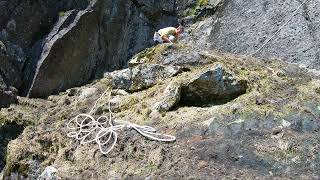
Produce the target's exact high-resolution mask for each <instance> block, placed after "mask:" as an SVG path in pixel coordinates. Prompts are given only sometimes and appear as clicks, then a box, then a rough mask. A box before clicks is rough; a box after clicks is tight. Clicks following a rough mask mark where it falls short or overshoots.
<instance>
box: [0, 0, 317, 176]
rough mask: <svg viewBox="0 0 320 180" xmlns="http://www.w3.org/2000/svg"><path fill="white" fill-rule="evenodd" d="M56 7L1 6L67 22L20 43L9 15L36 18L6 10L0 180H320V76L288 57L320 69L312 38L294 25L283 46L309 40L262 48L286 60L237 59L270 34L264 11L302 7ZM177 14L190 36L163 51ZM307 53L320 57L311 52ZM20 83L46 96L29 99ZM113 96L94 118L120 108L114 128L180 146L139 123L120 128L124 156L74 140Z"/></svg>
mask: <svg viewBox="0 0 320 180" xmlns="http://www.w3.org/2000/svg"><path fill="white" fill-rule="evenodd" d="M26 2H28V1H26ZM45 2H46V1H43V2H42V3H44V4H43V6H40V7H41V8H44V9H42V10H43V11H42V10H41V8H40V7H38V5H37V3H40V1H38V2H34V3H31V1H30V3H25V4H24V3H22V2H20V1H17V2H15V1H10V2H8V1H0V7H1V8H2V7H12V8H18V7H21V6H22V5H25V6H27V7H29V6H34V7H37V8H35V9H37V11H39V12H41V13H44V14H42V15H41V17H42V16H44V17H48V16H50V13H49V12H53V14H56V13H57V14H58V15H59V16H54V15H53V16H52V18H53V17H56V18H55V19H53V20H52V22H50V23H49V24H50V25H48V24H46V27H50V28H49V29H48V31H45V33H44V34H42V35H41V36H40V38H36V40H35V41H31V40H28V38H27V37H24V36H21V38H26V39H25V40H20V39H19V38H20V36H19V38H17V39H10V38H12V37H13V35H11V34H10V33H9V29H10V28H11V29H14V28H13V27H14V26H13V25H12V24H14V23H12V22H13V21H11V23H9V21H10V20H9V19H11V17H12V15H11V16H9V15H8V14H15V13H18V12H20V13H22V12H25V11H17V12H16V11H12V12H9V11H7V10H5V11H2V12H0V13H2V14H3V16H1V17H6V18H3V19H1V18H0V19H1V20H0V24H2V25H3V28H4V29H5V30H4V31H3V32H5V33H7V35H6V36H5V39H3V40H1V42H2V44H3V45H2V44H0V45H2V46H0V47H2V49H1V52H3V54H0V55H2V56H0V57H3V58H2V59H0V60H1V61H0V62H1V63H6V65H5V66H2V65H1V66H0V70H1V71H0V72H1V73H0V75H1V77H2V78H0V85H1V86H0V87H1V88H0V98H1V102H4V101H3V99H5V98H7V100H6V99H5V100H6V102H10V101H11V102H15V103H14V104H11V105H10V107H8V108H2V109H1V110H0V135H3V136H1V137H2V138H0V145H1V148H0V163H2V166H0V168H3V169H2V172H1V173H0V178H1V177H3V178H4V179H17V178H22V179H24V178H29V179H37V178H40V179H41V178H43V179H46V178H47V179H197V178H198V179H214V178H217V179H222V178H240V179H257V178H258V179H264V178H265V179H271V178H278V179H282V178H283V179H286V178H298V179H318V178H319V176H320V174H319V172H320V169H319V167H320V158H319V157H320V156H319V151H318V149H319V147H320V136H319V130H320V120H319V119H320V104H319V102H320V72H319V71H317V70H311V69H310V68H306V67H301V66H299V65H296V64H290V63H288V62H286V61H289V62H292V59H290V58H291V56H289V55H288V54H289V53H290V54H293V55H294V57H295V58H297V59H301V61H300V60H299V63H300V64H302V65H307V66H309V65H310V66H309V67H312V68H317V66H316V64H315V63H314V58H307V57H313V56H311V55H310V54H308V53H310V52H311V51H317V49H316V48H314V47H315V46H314V44H312V43H311V40H310V39H309V38H308V37H309V35H308V33H301V34H299V36H295V35H294V33H293V32H296V31H295V30H292V29H291V30H288V29H286V30H284V32H287V33H289V34H288V36H286V35H285V34H280V39H277V40H276V41H279V42H280V41H281V42H282V41H283V43H285V44H290V45H291V43H293V42H294V43H293V44H295V45H297V44H299V43H301V44H300V45H301V46H300V45H299V46H295V48H296V49H294V48H293V46H289V45H288V46H284V45H283V46H281V47H280V46H273V45H274V44H270V45H268V46H266V47H265V48H264V49H263V50H262V51H261V52H260V53H258V54H256V55H257V56H261V57H264V56H266V57H280V58H281V57H287V59H284V60H285V61H280V60H277V59H270V58H269V59H267V58H254V57H249V56H237V55H233V54H226V53H227V52H232V53H237V54H242V55H248V54H251V53H252V52H253V51H254V50H255V49H256V48H257V47H256V44H257V42H256V41H258V39H259V38H260V37H262V36H263V37H267V36H266V34H267V35H268V34H269V33H268V31H269V30H270V31H271V29H262V24H263V23H262V22H263V21H261V19H260V20H259V19H256V18H255V17H260V16H262V14H264V13H263V12H264V11H272V12H274V13H275V14H273V15H274V16H275V17H277V18H279V19H277V20H280V19H284V16H281V15H279V14H282V13H284V14H286V13H288V12H291V11H292V10H293V9H291V8H293V7H289V8H285V7H286V6H282V5H284V4H278V3H280V2H269V3H264V4H261V3H260V2H250V3H249V2H247V1H244V0H242V1H240V0H239V1H236V0H235V1H221V0H217V1H215V0H209V1H193V0H185V1H170V0H166V1H165V0H164V1H142V0H141V1H140V0H132V1H126V0H120V1H105V0H96V1H95V0H93V1H83V2H81V3H80V1H74V2H73V1H48V2H47V5H46V3H45ZM10 3H16V4H15V5H16V6H13V5H10V6H8V4H10ZM19 3H20V4H19ZM61 3H62V4H61ZM64 3H65V4H64ZM300 3H301V2H300ZM315 4H316V3H313V2H311V1H310V2H308V3H307V4H306V5H305V6H306V7H308V8H311V7H313V5H315ZM61 5H63V6H61ZM250 5H251V6H252V7H251V8H249V7H250ZM262 5H263V6H262ZM295 5H298V3H297V4H295ZM276 6H277V7H276ZM60 7H63V8H62V10H61V9H60ZM245 7H248V8H249V9H251V11H244V9H245ZM262 7H264V8H262ZM280 7H282V8H283V9H281V10H282V11H281V12H280V10H279V11H277V10H278V9H279V8H280ZM306 7H304V9H305V8H306ZM39 8H40V9H39ZM5 9H10V8H5ZM31 9H32V8H31ZM50 9H53V10H50ZM40 10H41V11H40ZM62 11H63V12H62ZM317 11H318V10H314V11H313V12H317ZM59 12H60V13H59ZM47 14H49V15H47ZM253 14H255V15H253ZM288 14H289V13H288ZM300 15H301V14H300V13H298V14H297V15H296V16H295V17H294V18H298V17H299V18H301V17H300ZM303 16H304V17H305V15H303ZM18 17H21V18H22V17H23V16H17V17H16V18H18ZM50 17H51V16H50ZM275 17H273V16H272V17H269V15H267V14H266V17H265V18H266V19H268V18H271V19H275ZM36 19H37V20H38V18H36ZM44 19H45V18H44ZM47 19H48V22H49V20H50V18H47ZM178 20H179V21H181V22H182V23H184V24H185V25H186V32H187V35H186V36H184V37H182V38H181V39H179V41H178V43H176V44H174V45H172V46H170V45H167V44H160V45H154V46H152V43H153V42H152V34H153V32H154V31H155V30H156V29H158V28H160V27H164V26H166V25H176V24H177V21H178ZM301 20H303V19H301ZM311 20H312V18H311ZM15 21H17V20H15ZM32 22H33V21H32ZM267 22H268V23H270V24H272V23H271V20H270V22H269V20H268V21H267ZM303 22H304V20H303ZM260 23H261V24H260ZM314 23H315V22H314ZM8 24H9V25H8ZM16 24H20V23H16ZM250 24H251V26H249V27H247V26H245V25H250ZM302 24H303V23H302ZM26 25H28V26H29V25H30V27H31V25H32V23H26ZM291 25H292V26H294V27H295V28H301V27H300V26H301V24H296V25H294V24H291ZM28 26H26V27H28ZM260 26H261V27H260ZM36 27H37V26H32V28H30V33H31V32H37V31H36V30H34V31H33V30H32V31H31V29H33V28H34V29H37V28H36ZM250 27H251V28H250ZM290 27H291V26H290ZM248 28H249V29H248ZM255 28H257V29H255ZM302 29H303V31H301V32H304V31H307V30H306V29H305V28H304V27H303V28H302ZM20 31H22V30H20ZM252 31H255V32H256V33H253V32H252ZM284 32H283V33H284ZM307 32H311V31H307ZM264 33H265V34H264ZM291 33H293V34H291ZM315 33H316V32H315ZM263 34H264V35H263ZM300 35H301V39H300V38H297V37H300ZM302 36H303V37H305V38H304V39H302ZM315 36H316V35H315ZM17 37H18V36H17ZM294 37H296V38H294ZM291 38H294V39H291ZM31 39H32V38H31ZM309 40H310V41H309ZM29 41H30V42H29ZM27 42H28V43H27ZM312 42H315V41H313V40H312ZM246 43H247V45H246ZM304 43H306V44H305V45H304ZM307 45H308V46H309V45H310V48H311V46H312V48H311V49H310V51H305V53H300V50H302V49H303V48H304V47H306V46H307ZM151 46H152V47H151ZM145 47H149V48H145ZM275 47H278V48H275ZM286 49H291V50H292V51H289V50H288V51H286ZM141 50H142V51H141ZM139 51H141V52H139ZM219 51H220V52H219ZM298 51H299V53H294V52H298ZM137 52H139V53H137ZM221 52H223V53H221ZM286 53H287V54H286ZM287 55H288V56H287ZM132 56H133V57H132ZM131 57H132V58H131ZM292 57H293V56H292ZM128 60H129V61H128ZM127 62H128V63H127ZM308 63H309V64H308ZM4 67H7V68H4ZM9 67H10V68H9ZM11 67H12V68H11ZM118 68H123V69H121V70H114V69H118ZM107 70H110V71H111V70H114V71H112V72H106V71H107ZM103 73H104V74H103ZM22 76H24V78H22ZM93 78H97V79H96V80H94V81H93V82H91V83H90V84H87V85H84V86H82V85H83V84H85V83H87V82H89V81H91V80H92V79H93ZM74 86H78V87H74ZM13 87H17V89H19V90H20V93H21V91H22V90H24V91H25V92H28V93H29V95H30V97H47V96H48V98H46V99H30V98H28V97H19V96H18V97H17V96H16V94H17V89H15V88H13ZM70 87H74V88H71V89H68V88H70ZM66 89H67V90H66ZM64 90H66V91H64ZM105 91H107V92H111V99H109V98H108V96H103V97H102V98H101V99H100V100H99V102H98V103H97V104H96V105H97V106H96V108H95V109H94V110H93V111H92V115H93V116H94V117H99V116H100V115H108V112H109V107H108V104H109V101H110V105H111V107H110V108H111V110H112V111H113V119H114V120H115V121H119V120H125V121H129V122H132V123H137V124H139V125H151V126H153V127H155V128H156V129H157V130H158V132H161V133H165V134H170V135H174V136H176V137H177V140H176V141H175V142H172V143H163V142H157V141H151V140H150V139H148V138H144V137H142V136H141V135H140V134H139V133H138V132H137V131H135V130H134V129H129V130H127V131H118V133H119V137H118V142H117V143H116V146H115V148H114V149H113V150H112V151H111V152H110V153H109V154H107V155H102V154H101V152H100V150H99V147H98V145H97V144H95V143H90V144H85V145H81V144H80V142H79V140H75V139H72V138H69V137H67V134H68V133H70V132H71V131H70V130H69V129H67V127H66V123H67V122H69V121H70V120H71V119H72V118H74V117H75V116H76V115H78V114H80V113H88V112H89V111H90V109H91V107H92V106H93V105H94V104H95V102H96V100H97V99H98V98H99V97H100V96H101V95H102V93H103V92H105ZM1 93H2V94H1ZM52 93H54V94H55V95H50V94H52ZM2 97H5V98H2ZM9 98H12V99H9ZM0 104H1V103H0ZM4 104H5V103H4ZM13 129H14V130H13ZM9 132H10V133H9ZM19 134H20V135H19ZM82 135H85V134H82ZM17 136H18V137H17ZM13 139H14V140H13Z"/></svg>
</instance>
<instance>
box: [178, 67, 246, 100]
mask: <svg viewBox="0 0 320 180" xmlns="http://www.w3.org/2000/svg"><path fill="white" fill-rule="evenodd" d="M246 90H247V82H246V81H244V80H237V79H236V78H235V77H234V76H233V75H232V74H230V73H228V72H226V70H225V69H224V68H223V66H222V65H220V64H217V65H216V66H215V67H214V68H213V69H210V70H207V71H205V72H203V73H202V74H200V75H199V76H198V77H195V78H193V79H192V80H190V81H189V82H188V83H187V84H186V85H184V86H183V87H182V88H181V100H180V103H181V104H185V105H190V106H193V105H195V106H202V105H206V104H212V103H213V104H221V103H225V102H227V101H229V100H231V99H234V98H236V97H238V96H239V95H241V94H244V93H245V92H246Z"/></svg>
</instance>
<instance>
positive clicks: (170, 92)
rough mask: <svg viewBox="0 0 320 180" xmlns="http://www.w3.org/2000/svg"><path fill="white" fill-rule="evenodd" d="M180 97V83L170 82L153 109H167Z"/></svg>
mask: <svg viewBox="0 0 320 180" xmlns="http://www.w3.org/2000/svg"><path fill="white" fill-rule="evenodd" d="M180 97H181V84H180V83H178V82H174V81H173V82H171V83H170V84H169V85H168V86H167V88H166V89H165V91H164V92H163V96H162V99H161V101H160V102H157V103H156V104H155V105H154V107H153V110H155V111H158V112H166V111H169V110H170V109H171V108H172V107H174V106H175V105H177V104H178V103H179V101H180Z"/></svg>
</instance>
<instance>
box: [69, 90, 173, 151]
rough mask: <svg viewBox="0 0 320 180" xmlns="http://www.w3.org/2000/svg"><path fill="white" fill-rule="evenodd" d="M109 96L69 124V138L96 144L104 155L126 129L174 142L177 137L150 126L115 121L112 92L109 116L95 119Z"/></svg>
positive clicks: (83, 142)
mask: <svg viewBox="0 0 320 180" xmlns="http://www.w3.org/2000/svg"><path fill="white" fill-rule="evenodd" d="M106 94H107V91H105V92H104V93H103V94H102V95H101V96H100V97H99V98H98V99H97V100H96V101H95V103H94V105H93V107H92V108H91V110H90V112H89V113H88V114H78V115H77V116H75V117H74V118H72V119H71V120H70V121H69V122H68V123H67V128H68V129H69V130H72V132H70V133H68V134H67V136H68V137H71V138H75V139H76V140H80V144H87V143H91V142H96V143H97V144H98V146H99V149H100V151H101V153H102V154H108V153H109V152H110V151H111V150H112V149H113V148H114V146H115V145H116V143H117V140H118V132H119V131H121V130H124V129H135V130H136V131H137V132H138V133H140V134H141V135H142V136H144V137H147V138H149V139H151V140H155V141H162V142H173V141H175V140H176V137H175V136H171V135H167V134H160V133H156V129H154V128H153V127H150V126H140V125H137V124H134V123H130V122H127V121H123V120H113V118H112V111H111V101H110V100H111V92H110V93H109V101H108V111H109V112H108V116H105V115H102V116H100V117H98V118H94V117H93V116H92V113H93V111H94V109H95V108H96V106H97V104H98V102H99V101H100V100H101V98H102V97H104V96H105V95H106Z"/></svg>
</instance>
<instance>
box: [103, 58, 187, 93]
mask: <svg viewBox="0 0 320 180" xmlns="http://www.w3.org/2000/svg"><path fill="white" fill-rule="evenodd" d="M181 70H182V69H181V67H179V66H163V65H158V64H149V65H148V64H141V65H138V66H135V67H130V68H127V69H124V70H121V71H115V72H112V73H107V74H106V75H105V76H106V77H109V78H111V82H112V87H113V88H114V89H123V90H126V91H130V92H134V91H140V90H143V89H147V88H149V87H151V86H153V85H155V84H157V83H158V82H159V81H161V80H164V79H167V78H169V77H173V76H175V75H177V74H178V73H180V72H181Z"/></svg>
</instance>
